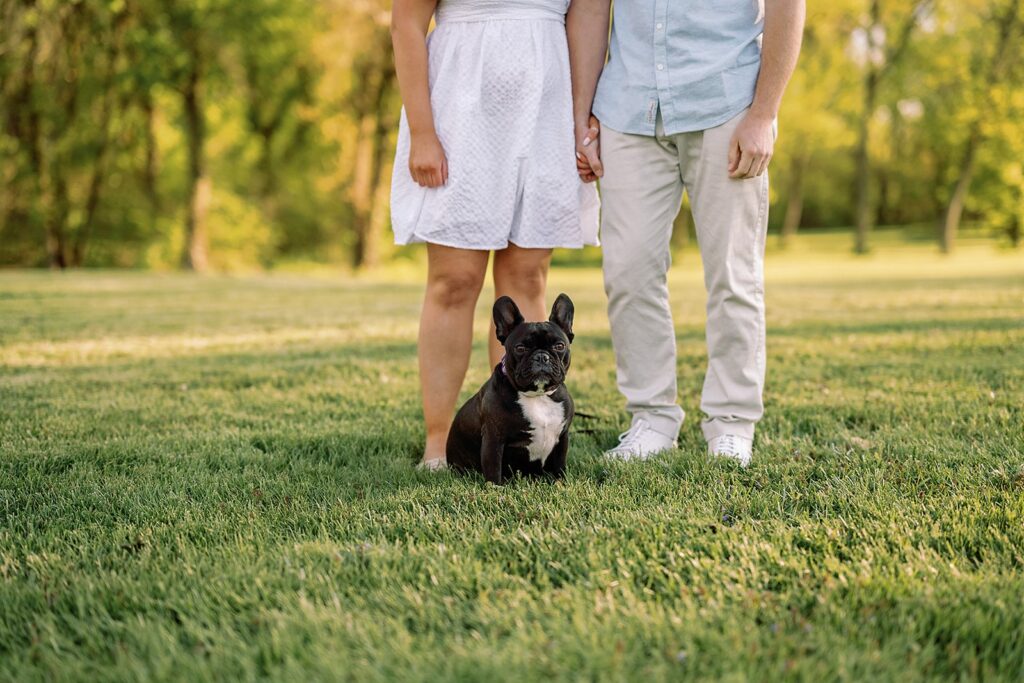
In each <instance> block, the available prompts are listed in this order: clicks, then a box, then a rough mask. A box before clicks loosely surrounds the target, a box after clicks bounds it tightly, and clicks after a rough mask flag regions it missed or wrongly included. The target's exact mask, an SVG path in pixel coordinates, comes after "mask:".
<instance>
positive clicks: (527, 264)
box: [494, 255, 550, 298]
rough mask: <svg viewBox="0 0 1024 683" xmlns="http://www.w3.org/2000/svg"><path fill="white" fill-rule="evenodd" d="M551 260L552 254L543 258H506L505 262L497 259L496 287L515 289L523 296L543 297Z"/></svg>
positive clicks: (505, 289) (508, 289) (507, 289)
mask: <svg viewBox="0 0 1024 683" xmlns="http://www.w3.org/2000/svg"><path fill="white" fill-rule="evenodd" d="M549 260H550V255H548V256H547V257H542V258H530V259H506V260H505V262H504V263H501V262H499V261H498V260H497V259H495V263H494V282H495V285H496V288H497V289H500V290H504V291H515V292H518V293H519V294H520V295H521V296H527V297H533V298H539V297H543V296H544V290H545V289H546V288H547V282H548V263H549Z"/></svg>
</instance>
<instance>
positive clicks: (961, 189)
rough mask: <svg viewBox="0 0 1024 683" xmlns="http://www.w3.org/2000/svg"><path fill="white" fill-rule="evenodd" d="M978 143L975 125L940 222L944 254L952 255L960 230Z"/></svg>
mask: <svg viewBox="0 0 1024 683" xmlns="http://www.w3.org/2000/svg"><path fill="white" fill-rule="evenodd" d="M980 143H981V134H980V129H979V127H978V126H977V125H975V126H974V127H972V128H971V134H970V136H968V138H967V146H966V147H964V153H963V157H962V158H961V160H960V167H959V172H958V173H957V179H956V183H955V184H954V185H953V191H952V192H951V193H950V195H949V204H948V205H947V206H946V213H945V215H944V216H943V220H942V235H941V238H940V240H939V246H940V248H941V249H942V253H944V254H949V253H952V251H953V247H954V244H955V243H956V235H957V232H958V231H959V230H960V219H961V218H962V217H963V213H964V204H965V203H966V202H967V191H968V190H969V189H970V187H971V180H972V179H973V177H974V161H975V158H976V157H977V152H978V146H979V144H980Z"/></svg>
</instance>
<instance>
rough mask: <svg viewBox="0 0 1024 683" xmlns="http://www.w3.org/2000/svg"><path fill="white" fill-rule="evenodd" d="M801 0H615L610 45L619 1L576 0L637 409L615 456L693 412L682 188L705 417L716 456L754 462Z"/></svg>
mask: <svg viewBox="0 0 1024 683" xmlns="http://www.w3.org/2000/svg"><path fill="white" fill-rule="evenodd" d="M804 1H805V0H714V2H712V1H711V0H617V1H616V2H615V4H614V20H613V23H612V30H611V44H610V45H609V43H608V25H609V20H610V16H609V14H610V12H611V1H610V0H572V3H571V5H570V7H569V14H568V17H567V30H568V35H569V52H570V61H571V64H572V71H573V100H574V108H575V118H576V131H577V140H578V146H577V159H578V162H577V166H578V167H579V170H580V176H581V177H582V178H583V179H584V180H587V181H593V180H596V179H597V178H600V179H601V182H600V186H601V197H602V217H601V241H602V243H603V251H604V276H605V290H606V292H607V293H608V318H609V322H610V326H611V333H612V343H613V345H614V347H615V359H616V378H617V382H618V386H619V390H620V391H621V392H622V394H623V395H624V396H625V398H626V409H627V410H628V411H629V412H630V413H631V415H632V423H631V425H630V428H629V430H628V431H627V432H626V433H624V434H623V435H622V437H621V438H620V443H619V445H618V446H616V447H614V448H612V449H611V450H609V451H608V452H607V455H608V456H610V457H618V458H623V459H635V458H641V459H642V458H646V457H649V456H651V455H653V454H656V453H658V452H660V451H663V450H666V449H669V448H672V447H674V446H675V443H676V437H677V435H678V433H679V429H680V426H681V425H682V422H683V417H684V413H683V410H682V408H680V406H679V403H678V398H677V389H676V345H675V344H676V342H675V328H674V325H673V322H672V313H671V309H670V307H669V299H668V287H667V277H666V274H667V271H668V268H669V265H670V261H671V257H670V254H669V240H670V238H671V235H672V224H673V222H674V220H675V217H676V214H677V213H678V211H679V206H680V201H681V199H682V193H683V191H684V190H685V191H686V192H687V194H688V196H689V198H690V205H691V207H692V209H693V216H694V223H695V226H696V230H697V240H698V242H699V244H700V250H701V258H702V260H703V263H704V282H705V286H706V288H707V293H708V302H707V345H708V368H707V373H706V375H705V378H704V389H703V392H702V396H701V410H702V411H703V412H704V414H705V419H704V421H703V423H702V428H703V432H704V436H705V438H706V440H707V442H708V452H709V453H710V454H711V455H718V456H725V457H729V458H733V459H735V460H737V461H739V462H740V463H741V464H744V465H746V464H747V463H749V461H750V458H751V456H752V446H753V439H754V427H755V425H756V424H757V422H758V420H760V418H761V416H762V414H763V411H764V407H763V401H762V394H763V389H764V376H765V318H764V243H765V234H766V232H767V226H768V176H767V173H766V171H767V168H768V162H769V161H770V159H771V155H772V150H773V148H774V144H775V118H776V115H777V114H778V109H779V105H780V103H781V100H782V93H783V91H784V90H785V87H786V83H787V82H788V81H789V78H790V76H791V75H792V72H793V69H794V67H795V65H796V59H797V55H798V54H799V51H800V41H801V36H802V33H803V23H804V15H805V5H804ZM606 54H607V64H606V63H605V61H606V60H605V57H606Z"/></svg>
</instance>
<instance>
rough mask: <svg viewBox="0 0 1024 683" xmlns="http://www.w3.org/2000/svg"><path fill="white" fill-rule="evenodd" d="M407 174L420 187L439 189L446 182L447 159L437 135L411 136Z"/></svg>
mask: <svg viewBox="0 0 1024 683" xmlns="http://www.w3.org/2000/svg"><path fill="white" fill-rule="evenodd" d="M409 173H411V174H412V179H413V180H415V181H416V182H417V183H418V184H419V185H420V186H421V187H440V186H441V185H445V184H447V182H448V159H447V158H446V157H445V155H444V147H442V146H441V141H440V140H438V139H437V135H426V136H417V135H414V136H412V141H411V144H410V146H409Z"/></svg>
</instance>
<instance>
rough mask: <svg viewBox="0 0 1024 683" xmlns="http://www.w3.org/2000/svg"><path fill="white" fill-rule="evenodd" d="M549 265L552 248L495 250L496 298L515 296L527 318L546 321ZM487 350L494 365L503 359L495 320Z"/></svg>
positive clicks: (534, 320) (512, 245)
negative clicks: (545, 298) (545, 294)
mask: <svg viewBox="0 0 1024 683" xmlns="http://www.w3.org/2000/svg"><path fill="white" fill-rule="evenodd" d="M550 265H551V250H550V249H523V248H522V247H517V246H516V245H514V244H509V245H508V247H507V248H505V249H502V250H501V251H496V252H494V298H495V299H497V298H498V297H499V296H510V297H512V300H513V301H515V302H516V305H517V306H519V310H520V311H521V312H522V314H523V317H524V318H526V320H527V321H530V322H539V321H541V320H547V319H548V310H547V306H546V304H545V302H544V293H545V290H546V289H547V285H548V266H550ZM488 350H489V353H490V357H491V367H492V368H493V367H494V366H495V365H497V364H498V363H499V362H500V361H501V356H502V354H503V353H504V352H505V350H504V349H503V348H502V347H501V344H499V343H498V339H497V337H495V336H494V321H493V320H492V321H491V333H490V346H489V349H488Z"/></svg>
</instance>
